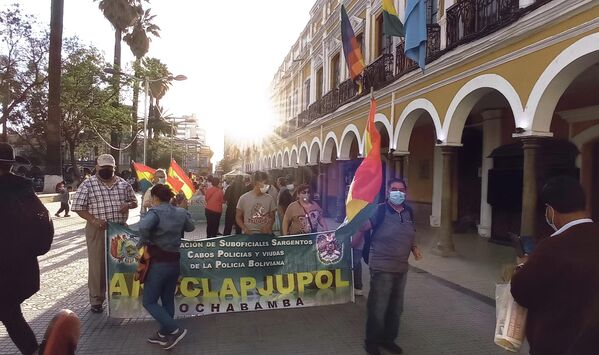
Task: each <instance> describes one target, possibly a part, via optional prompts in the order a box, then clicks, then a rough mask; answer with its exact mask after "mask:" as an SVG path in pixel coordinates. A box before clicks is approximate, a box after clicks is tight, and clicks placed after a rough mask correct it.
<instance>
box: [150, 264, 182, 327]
mask: <svg viewBox="0 0 599 355" xmlns="http://www.w3.org/2000/svg"><path fill="white" fill-rule="evenodd" d="M179 273H180V266H179V263H156V262H153V263H151V264H150V270H149V272H148V275H147V276H146V281H145V283H144V294H143V305H144V308H145V309H146V310H147V311H148V313H150V315H151V316H152V317H153V318H154V319H156V321H157V322H158V323H160V330H159V331H160V334H170V333H172V332H174V331H175V330H177V329H178V328H179V326H178V325H177V322H175V319H174V316H175V289H176V287H177V280H178V279H179ZM158 299H160V303H161V304H162V305H159V304H158Z"/></svg>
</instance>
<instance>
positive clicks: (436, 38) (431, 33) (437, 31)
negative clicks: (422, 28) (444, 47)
mask: <svg viewBox="0 0 599 355" xmlns="http://www.w3.org/2000/svg"><path fill="white" fill-rule="evenodd" d="M426 31H427V37H428V40H427V42H426V62H427V63H429V62H432V61H433V60H435V59H437V58H438V57H439V55H440V53H441V26H439V25H438V24H431V25H427V26H426ZM404 48H405V44H404V42H403V40H402V41H401V42H400V43H399V44H398V45H397V47H395V75H396V78H399V77H400V76H402V75H404V74H405V73H407V72H409V71H412V70H414V69H416V68H417V67H418V63H416V62H415V61H413V60H412V59H410V58H408V57H407V56H406V54H405V53H404Z"/></svg>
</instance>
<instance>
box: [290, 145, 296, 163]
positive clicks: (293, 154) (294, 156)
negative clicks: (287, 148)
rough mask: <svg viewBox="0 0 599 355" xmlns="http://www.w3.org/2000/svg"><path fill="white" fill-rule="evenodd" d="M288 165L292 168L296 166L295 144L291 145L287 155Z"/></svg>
mask: <svg viewBox="0 0 599 355" xmlns="http://www.w3.org/2000/svg"><path fill="white" fill-rule="evenodd" d="M289 166H290V167H292V168H296V167H297V146H296V145H295V144H294V145H293V146H292V147H291V153H290V155H289Z"/></svg>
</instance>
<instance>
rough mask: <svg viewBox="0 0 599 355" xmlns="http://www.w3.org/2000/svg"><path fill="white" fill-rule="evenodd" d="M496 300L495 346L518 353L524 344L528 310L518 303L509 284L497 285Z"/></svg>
mask: <svg viewBox="0 0 599 355" xmlns="http://www.w3.org/2000/svg"><path fill="white" fill-rule="evenodd" d="M495 300H496V302H497V306H496V308H495V309H496V315H497V323H496V324H495V339H494V340H495V344H497V345H499V346H500V347H502V348H504V349H506V350H508V351H512V352H515V353H516V352H518V351H519V350H520V347H522V343H523V342H524V336H525V334H524V333H525V328H526V313H527V310H526V308H524V307H522V306H520V305H519V304H518V303H516V301H515V300H514V297H512V293H511V292H510V284H509V283H508V284H497V285H496V287H495Z"/></svg>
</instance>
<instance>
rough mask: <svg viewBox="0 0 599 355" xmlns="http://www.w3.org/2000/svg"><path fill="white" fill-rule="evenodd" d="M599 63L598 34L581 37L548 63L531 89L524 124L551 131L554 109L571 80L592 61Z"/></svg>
mask: <svg viewBox="0 0 599 355" xmlns="http://www.w3.org/2000/svg"><path fill="white" fill-rule="evenodd" d="M597 62H599V33H593V34H590V35H588V36H586V37H584V38H581V39H579V40H578V41H576V42H575V43H573V44H572V45H571V46H570V47H568V48H566V49H564V50H563V51H562V52H561V53H560V54H559V55H558V56H557V57H555V59H554V60H553V61H552V62H551V63H550V64H549V65H548V66H547V68H546V69H545V71H543V74H541V76H540V77H539V79H538V80H537V82H536V83H535V86H534V87H533V88H532V91H531V92H530V96H529V97H528V101H527V103H526V108H525V111H524V119H523V122H522V123H521V125H516V127H522V128H525V129H527V130H529V131H532V132H540V133H549V132H550V131H549V130H550V127H551V119H552V118H553V112H554V111H555V107H556V106H557V103H558V101H559V99H560V98H561V97H562V95H563V94H564V92H565V91H566V89H567V88H568V86H570V84H571V83H572V81H573V80H574V79H575V78H576V77H577V76H578V75H580V74H581V73H582V72H583V71H585V70H586V69H588V68H589V67H590V66H591V65H592V64H594V63H597Z"/></svg>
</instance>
